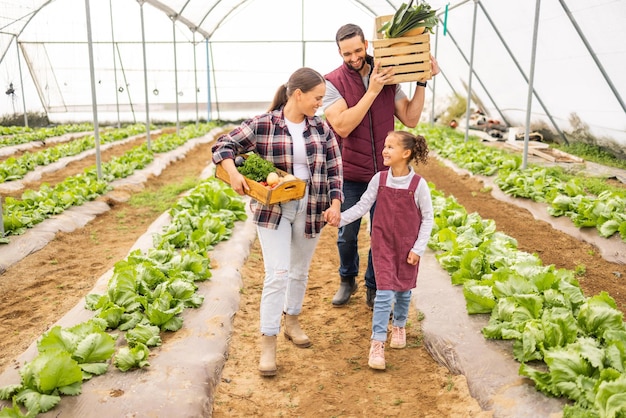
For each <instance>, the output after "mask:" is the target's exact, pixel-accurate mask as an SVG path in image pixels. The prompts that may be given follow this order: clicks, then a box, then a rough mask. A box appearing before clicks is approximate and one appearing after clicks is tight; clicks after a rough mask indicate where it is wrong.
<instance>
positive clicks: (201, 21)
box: [198, 0, 252, 39]
mask: <svg viewBox="0 0 626 418" xmlns="http://www.w3.org/2000/svg"><path fill="white" fill-rule="evenodd" d="M222 1H223V0H219V1H217V2H216V3H215V4H214V5H213V7H211V9H209V11H207V12H206V14H205V15H204V16H203V17H202V19H200V23H198V26H202V24H203V23H204V21H205V20H206V18H207V17H209V15H210V14H211V12H212V11H213V10H215V8H216V7H217V6H218V5H219V4H220V3H221V2H222ZM249 1H252V0H242V1H240V2H239V3H238V4H236V5H234V6H233V7H231V8H230V10H229V11H228V13H226V14H225V15H224V16H222V18H221V19H220V20H219V21H218V22H217V25H215V27H214V28H213V29H211V31H210V32H208V35H207V36H205V38H206V39H209V38H210V37H211V36H212V35H213V34H214V33H215V31H216V30H218V29H219V27H220V26H221V25H222V23H224V21H225V20H226V19H228V17H229V16H230V15H231V14H232V13H233V12H234V11H236V10H237V9H239V8H240V7H241V6H243V5H244V4H246V3H248V2H249Z"/></svg>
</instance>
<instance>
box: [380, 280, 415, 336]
mask: <svg viewBox="0 0 626 418" xmlns="http://www.w3.org/2000/svg"><path fill="white" fill-rule="evenodd" d="M394 298H395V304H394ZM392 304H393V321H392V325H393V326H394V327H404V326H406V321H407V318H408V316H409V306H410V304H411V291H410V290H407V291H406V292H396V291H394V290H377V291H376V299H375V300H374V314H373V315H372V340H376V341H382V342H385V341H387V328H388V325H389V314H390V313H391V305H392Z"/></svg>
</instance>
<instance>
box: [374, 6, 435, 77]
mask: <svg viewBox="0 0 626 418" xmlns="http://www.w3.org/2000/svg"><path fill="white" fill-rule="evenodd" d="M391 18H393V15H388V16H378V17H377V18H376V25H375V31H374V33H375V35H374V37H375V39H374V40H373V41H372V46H373V48H374V61H380V63H381V66H382V67H383V68H386V67H393V69H394V74H395V75H394V80H393V83H388V84H397V83H405V82H409V81H426V80H430V79H431V78H432V73H431V62H430V34H429V33H423V34H421V35H417V36H403V37H400V38H389V39H382V34H381V33H379V32H378V30H379V29H380V28H381V27H382V25H383V24H384V23H385V22H387V21H389V20H391Z"/></svg>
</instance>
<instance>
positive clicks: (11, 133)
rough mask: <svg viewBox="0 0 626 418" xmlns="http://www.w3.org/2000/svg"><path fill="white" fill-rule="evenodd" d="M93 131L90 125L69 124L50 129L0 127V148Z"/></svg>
mask: <svg viewBox="0 0 626 418" xmlns="http://www.w3.org/2000/svg"><path fill="white" fill-rule="evenodd" d="M89 131H93V125H92V124H90V123H71V124H66V125H58V126H53V127H50V128H37V129H33V128H26V127H21V126H8V127H5V126H0V136H1V137H0V147H8V146H13V145H21V144H26V143H28V142H33V141H45V140H46V139H48V138H52V137H55V136H62V135H65V134H71V133H78V132H89Z"/></svg>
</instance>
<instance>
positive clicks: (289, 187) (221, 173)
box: [215, 164, 306, 205]
mask: <svg viewBox="0 0 626 418" xmlns="http://www.w3.org/2000/svg"><path fill="white" fill-rule="evenodd" d="M276 172H278V175H279V176H280V177H284V176H285V175H287V172H285V171H283V170H279V169H276ZM215 177H217V178H218V179H220V180H222V181H225V182H226V183H228V184H230V176H229V175H228V173H227V172H226V170H224V168H223V167H222V165H221V164H218V165H217V167H216V168H215ZM244 177H245V176H244ZM245 179H246V183H248V187H249V188H250V190H248V191H246V194H247V195H248V196H250V197H251V198H253V199H255V200H257V201H258V202H260V203H262V204H264V205H273V204H275V203H280V202H287V201H289V200H296V199H302V198H303V197H304V193H305V191H306V182H305V181H302V180H300V179H298V180H290V181H286V182H284V183H281V184H279V185H278V186H276V187H275V188H273V189H268V188H267V187H265V186H264V185H262V184H261V183H259V182H256V181H254V180H252V179H249V178H248V177H245Z"/></svg>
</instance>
